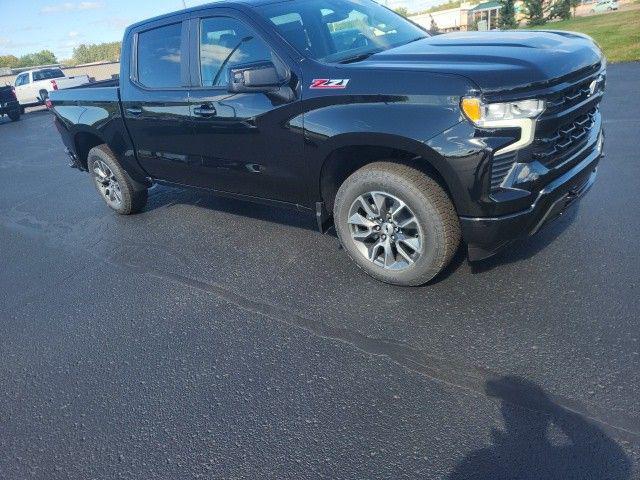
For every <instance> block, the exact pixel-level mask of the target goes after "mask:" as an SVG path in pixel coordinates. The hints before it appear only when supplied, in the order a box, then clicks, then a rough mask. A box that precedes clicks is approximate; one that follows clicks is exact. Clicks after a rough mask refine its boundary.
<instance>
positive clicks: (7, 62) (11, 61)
mask: <svg viewBox="0 0 640 480" xmlns="http://www.w3.org/2000/svg"><path fill="white" fill-rule="evenodd" d="M19 63H20V59H19V58H18V57H16V56H15V55H1V56H0V67H9V68H15V67H17V66H18V64H19Z"/></svg>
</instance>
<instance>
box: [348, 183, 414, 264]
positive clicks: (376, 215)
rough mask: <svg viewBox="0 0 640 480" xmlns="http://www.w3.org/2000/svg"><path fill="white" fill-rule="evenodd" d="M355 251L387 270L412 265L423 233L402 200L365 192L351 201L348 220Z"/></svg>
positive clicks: (384, 194)
mask: <svg viewBox="0 0 640 480" xmlns="http://www.w3.org/2000/svg"><path fill="white" fill-rule="evenodd" d="M347 223H348V224H349V230H350V232H351V238H352V240H353V242H354V244H355V245H356V247H357V249H358V251H359V252H360V253H361V254H362V255H363V256H364V257H365V258H367V259H368V260H369V261H370V262H372V263H374V264H375V265H378V266H379V267H382V268H385V269H389V270H403V269H405V268H408V267H410V266H411V265H413V264H414V263H415V262H416V261H417V260H418V258H419V257H420V254H421V252H422V246H423V232H422V229H421V227H420V225H419V223H418V220H417V219H416V216H415V215H414V213H413V212H412V211H411V209H410V208H409V207H408V206H407V204H406V203H405V202H403V201H402V200H400V199H399V198H398V197H396V196H394V195H391V194H389V193H386V192H381V191H375V192H367V193H365V194H363V195H360V196H358V197H357V198H356V199H355V200H354V202H353V203H352V204H351V208H350V209H349V218H348V220H347Z"/></svg>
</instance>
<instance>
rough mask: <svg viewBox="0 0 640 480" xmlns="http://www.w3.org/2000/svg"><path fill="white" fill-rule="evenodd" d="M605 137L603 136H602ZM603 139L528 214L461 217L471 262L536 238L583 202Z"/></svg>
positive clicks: (543, 192)
mask: <svg viewBox="0 0 640 480" xmlns="http://www.w3.org/2000/svg"><path fill="white" fill-rule="evenodd" d="M600 135H602V134H600ZM602 143H603V137H602V136H600V138H599V139H598V146H597V148H594V149H593V150H592V151H591V152H590V153H589V155H587V156H586V157H585V158H584V159H583V160H582V161H581V162H580V163H578V164H577V165H575V166H574V167H573V168H571V169H570V170H569V171H567V172H565V173H564V174H563V175H561V176H560V177H558V178H556V179H555V180H553V181H552V182H550V183H549V184H547V185H546V186H545V187H544V188H543V189H542V190H541V191H540V192H539V193H538V195H537V197H536V199H535V201H534V202H533V204H532V205H531V206H530V207H529V208H528V209H526V210H524V211H520V212H517V213H514V214H509V215H503V216H500V217H460V225H461V228H462V236H463V238H464V239H465V241H466V242H467V245H468V252H469V253H468V257H469V260H470V261H477V260H483V259H485V258H487V257H490V256H492V255H494V254H495V253H497V252H498V251H499V250H500V249H502V248H504V247H505V246H507V245H509V244H510V243H512V242H513V241H514V240H516V239H518V238H521V237H526V236H529V235H533V234H535V233H536V232H538V231H539V230H540V229H541V228H542V227H543V226H544V225H546V224H547V223H549V222H551V221H552V220H554V219H556V218H558V217H559V216H560V215H562V213H563V212H565V211H566V209H567V208H569V206H570V205H572V204H574V203H575V202H576V201H577V200H578V199H580V198H581V197H582V196H583V195H584V194H585V193H586V192H587V191H588V190H589V188H590V187H591V186H592V185H593V183H594V182H595V179H596V171H597V166H598V162H599V161H600V158H601V157H602Z"/></svg>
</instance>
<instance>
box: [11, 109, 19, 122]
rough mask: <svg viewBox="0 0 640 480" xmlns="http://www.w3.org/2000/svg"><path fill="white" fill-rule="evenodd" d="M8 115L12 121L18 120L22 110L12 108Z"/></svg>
mask: <svg viewBox="0 0 640 480" xmlns="http://www.w3.org/2000/svg"><path fill="white" fill-rule="evenodd" d="M8 115H9V118H10V119H11V121H12V122H17V121H18V120H20V110H12V111H11V112H9V113H8Z"/></svg>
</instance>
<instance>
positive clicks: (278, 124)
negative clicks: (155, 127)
mask: <svg viewBox="0 0 640 480" xmlns="http://www.w3.org/2000/svg"><path fill="white" fill-rule="evenodd" d="M191 48H192V52H193V55H192V60H191V81H192V83H193V88H192V89H191V93H190V98H189V103H190V105H191V115H192V122H193V126H194V131H195V138H194V149H195V151H196V152H197V153H198V154H199V155H200V163H198V164H195V165H194V169H193V175H192V177H191V178H190V183H191V184H193V185H197V186H201V187H206V188H213V189H216V190H221V191H225V192H230V193H235V194H241V195H247V196H253V197H260V198H266V199H273V200H284V201H289V202H293V203H306V201H307V196H308V191H307V190H306V189H304V188H301V181H300V179H301V178H304V177H305V175H304V173H305V170H306V168H305V165H304V156H303V153H302V152H303V148H304V139H303V130H302V116H301V113H302V106H301V102H300V88H299V86H300V80H301V73H300V70H299V67H298V66H297V62H295V61H293V60H292V59H291V57H290V56H289V55H288V54H287V52H286V51H284V50H283V49H279V50H277V49H276V47H275V45H274V42H273V39H272V38H270V35H269V32H268V31H266V30H263V29H261V27H260V26H259V25H257V24H255V23H254V22H253V21H252V19H250V18H248V17H246V16H245V15H243V14H242V13H241V12H239V11H236V10H233V9H228V8H212V9H209V10H205V11H201V12H197V13H196V14H194V18H193V19H192V24H191ZM275 56H278V58H279V59H280V60H281V61H282V62H284V63H286V64H287V65H288V67H289V68H290V69H291V70H292V82H291V83H290V85H291V86H292V88H291V90H292V92H293V97H292V98H291V99H290V100H287V101H283V100H282V99H279V98H276V97H275V96H273V95H271V94H268V93H262V92H250V93H230V92H229V71H230V69H232V68H237V67H238V66H246V65H252V64H259V63H262V62H273V61H274V57H275Z"/></svg>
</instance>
